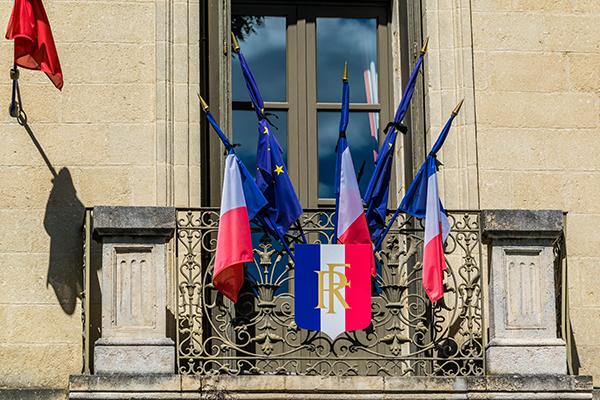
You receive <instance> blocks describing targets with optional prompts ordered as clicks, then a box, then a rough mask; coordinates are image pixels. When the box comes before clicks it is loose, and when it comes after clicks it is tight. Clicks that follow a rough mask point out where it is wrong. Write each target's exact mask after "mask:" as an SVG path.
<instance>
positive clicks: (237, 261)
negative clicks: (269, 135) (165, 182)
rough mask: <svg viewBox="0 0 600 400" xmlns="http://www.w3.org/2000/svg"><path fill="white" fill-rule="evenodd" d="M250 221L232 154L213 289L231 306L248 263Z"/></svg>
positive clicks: (222, 203)
mask: <svg viewBox="0 0 600 400" xmlns="http://www.w3.org/2000/svg"><path fill="white" fill-rule="evenodd" d="M252 259H253V257H252V238H251V236H250V220H249V218H248V208H247V206H246V198H245V196H244V191H243V187H242V177H241V173H240V167H239V164H238V161H237V159H236V157H235V155H234V154H233V153H230V154H229V155H228V156H227V159H226V160H225V176H224V178H223V194H222V197H221V214H220V218H219V232H218V235H217V252H216V255H215V269H214V272H213V285H215V288H217V290H218V291H219V292H221V293H223V295H225V296H227V297H228V298H229V299H231V300H232V301H233V302H236V301H237V297H238V293H239V292H240V289H241V288H242V284H243V283H244V263H246V262H251V261H252Z"/></svg>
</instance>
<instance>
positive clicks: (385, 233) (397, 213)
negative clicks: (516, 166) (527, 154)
mask: <svg viewBox="0 0 600 400" xmlns="http://www.w3.org/2000/svg"><path fill="white" fill-rule="evenodd" d="M426 46H427V42H425V45H424V47H425V48H426ZM464 101H465V99H462V100H461V101H459V102H458V104H457V105H456V107H454V109H453V110H452V114H451V115H450V119H449V120H448V122H446V126H448V123H449V122H452V120H453V119H454V118H455V117H456V116H457V115H458V113H459V111H460V108H461V107H462V105H463V103H464ZM448 128H449V127H448ZM445 134H447V131H446V132H444V130H442V133H441V134H440V136H439V137H438V139H437V140H436V142H435V143H434V145H433V148H432V151H431V152H430V154H429V156H432V157H435V156H436V153H437V150H436V147H438V148H439V147H441V145H442V144H443V140H442V143H440V144H438V142H439V141H440V139H445ZM433 150H436V152H433ZM400 211H402V210H400V205H398V208H396V211H395V212H394V214H393V215H392V218H391V219H390V222H389V223H388V224H387V225H386V227H385V230H384V231H383V232H382V233H381V235H379V238H378V239H377V243H376V244H375V251H378V250H379V249H380V248H381V245H382V244H383V240H384V239H385V237H386V235H387V234H388V232H389V231H390V229H391V228H392V225H393V224H394V222H396V218H398V215H400Z"/></svg>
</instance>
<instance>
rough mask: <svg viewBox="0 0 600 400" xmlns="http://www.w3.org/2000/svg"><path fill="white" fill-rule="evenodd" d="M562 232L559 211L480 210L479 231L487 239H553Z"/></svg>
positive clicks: (560, 213) (561, 215) (561, 216)
mask: <svg viewBox="0 0 600 400" xmlns="http://www.w3.org/2000/svg"><path fill="white" fill-rule="evenodd" d="M562 230H563V213H562V211H560V210H482V211H481V231H482V233H483V238H484V239H485V240H487V239H493V238H497V239H521V238H528V239H536V238H539V239H554V238H556V237H558V235H560V233H561V232H562Z"/></svg>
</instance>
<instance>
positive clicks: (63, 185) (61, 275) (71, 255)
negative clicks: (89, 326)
mask: <svg viewBox="0 0 600 400" xmlns="http://www.w3.org/2000/svg"><path fill="white" fill-rule="evenodd" d="M84 214H85V207H84V205H83V203H81V201H80V200H79V199H78V198H77V191H76V190H75V186H74V185H73V179H72V177H71V172H70V171H69V170H68V169H67V168H61V170H60V171H59V172H58V174H56V175H55V176H54V178H53V179H52V190H51V191H50V197H49V198H48V202H47V203H46V214H45V215H44V228H45V229H46V232H47V233H48V236H50V255H49V262H48V275H47V278H46V287H48V285H50V286H52V288H53V289H54V293H55V294H56V298H57V299H58V301H59V303H60V305H61V307H62V309H63V311H64V312H65V313H67V314H69V315H70V314H73V312H74V311H75V305H76V303H77V299H78V298H79V299H81V292H82V290H83V275H82V265H83V232H82V223H83V219H84Z"/></svg>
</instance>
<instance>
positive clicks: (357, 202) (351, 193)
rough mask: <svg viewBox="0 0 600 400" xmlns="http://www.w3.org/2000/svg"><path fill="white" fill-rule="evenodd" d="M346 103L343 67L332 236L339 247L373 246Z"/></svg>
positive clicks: (373, 265)
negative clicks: (352, 150) (350, 143)
mask: <svg viewBox="0 0 600 400" xmlns="http://www.w3.org/2000/svg"><path fill="white" fill-rule="evenodd" d="M349 104H350V86H349V84H348V66H347V65H344V77H343V91H342V113H341V117H340V129H339V136H338V141H337V145H336V149H335V152H336V160H335V161H336V162H335V200H336V201H335V221H334V228H333V231H334V234H333V237H334V238H335V239H337V242H338V243H342V244H368V245H369V246H373V244H372V242H371V235H370V234H369V226H368V225H367V218H366V217H365V212H364V210H363V205H362V199H361V197H360V189H359V188H358V182H357V181H356V173H355V172H354V164H353V163H352V155H351V154H350V148H349V147H348V140H347V139H346V128H347V127H348V119H349ZM370 264H371V266H370V267H371V274H372V275H373V276H375V275H376V274H377V269H376V266H375V258H374V256H373V255H371V261H370Z"/></svg>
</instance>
